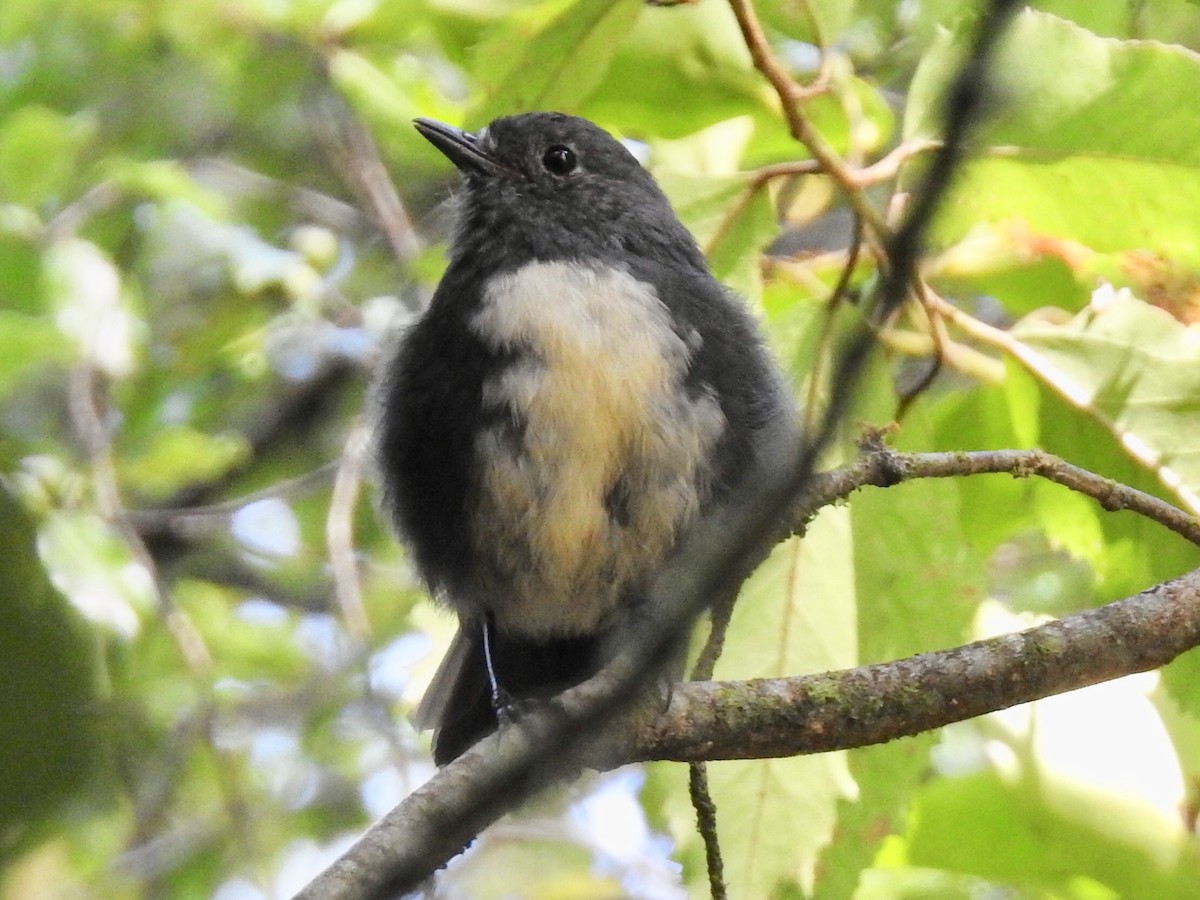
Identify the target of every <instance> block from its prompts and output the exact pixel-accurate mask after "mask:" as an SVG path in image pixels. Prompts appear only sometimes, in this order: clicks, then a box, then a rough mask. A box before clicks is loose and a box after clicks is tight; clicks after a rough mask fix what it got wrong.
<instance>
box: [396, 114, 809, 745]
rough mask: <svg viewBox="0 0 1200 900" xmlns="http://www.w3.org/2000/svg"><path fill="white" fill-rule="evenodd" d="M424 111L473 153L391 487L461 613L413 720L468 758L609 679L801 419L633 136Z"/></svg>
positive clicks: (420, 564)
mask: <svg viewBox="0 0 1200 900" xmlns="http://www.w3.org/2000/svg"><path fill="white" fill-rule="evenodd" d="M414 125H415V127H416V129H417V131H418V132H419V133H420V134H421V135H422V136H423V137H425V138H426V139H427V140H428V141H429V142H430V143H431V144H432V145H433V146H434V147H435V148H436V149H437V150H439V151H440V152H441V153H442V154H443V155H444V156H445V157H446V158H447V159H448V160H449V161H450V162H451V163H453V165H454V166H455V167H456V168H457V169H458V170H459V172H460V173H461V178H462V180H461V185H462V186H461V189H460V190H459V191H458V192H457V194H456V197H455V200H454V203H455V206H456V223H457V224H456V229H455V231H454V234H453V237H452V240H451V242H450V248H449V251H448V263H447V268H446V270H445V273H444V275H443V276H442V278H441V280H440V282H439V284H438V286H437V288H436V290H435V291H434V294H433V297H432V300H431V301H430V303H429V305H428V307H427V308H426V309H425V311H424V312H423V313H421V315H420V316H419V317H418V318H417V319H416V320H415V321H414V322H413V323H412V324H411V325H410V326H409V327H408V328H407V329H406V330H405V331H404V332H403V333H402V334H401V335H400V336H399V337H398V338H397V341H396V343H397V346H396V349H395V352H394V353H393V354H392V356H391V358H390V360H389V361H388V362H387V363H386V364H385V366H384V373H383V376H382V378H381V380H380V388H379V397H380V401H379V403H378V409H377V427H376V442H375V445H376V449H375V455H376V463H377V469H378V471H379V473H380V476H381V482H382V489H383V490H382V498H383V499H382V503H383V507H384V509H385V511H386V512H387V513H388V514H390V516H391V518H392V520H393V523H394V525H395V528H396V530H397V532H398V535H399V537H400V539H401V541H402V542H403V543H405V544H406V545H407V546H408V548H409V551H410V554H411V558H412V560H413V561H414V564H415V568H416V570H417V572H418V573H419V575H420V576H421V578H422V580H423V581H424V582H425V584H426V585H427V587H428V589H429V591H430V592H431V594H432V596H433V597H434V598H436V599H437V600H439V601H441V602H442V603H443V604H445V605H447V606H449V607H450V608H451V609H452V610H453V611H454V612H455V613H456V614H457V617H458V620H459V628H458V632H457V634H456V635H455V637H454V639H453V640H452V642H451V646H450V649H449V650H448V651H447V653H446V656H445V657H444V659H443V661H442V663H441V665H440V667H439V669H438V671H437V673H436V674H435V676H434V678H433V681H432V682H431V684H430V687H429V688H428V689H427V691H426V693H425V696H424V698H423V699H422V701H421V704H420V706H419V708H418V710H417V714H416V722H417V724H418V725H419V726H421V727H432V728H433V729H434V737H433V756H434V760H435V762H436V763H437V764H438V765H439V766H442V765H446V764H447V763H449V762H451V761H453V760H454V759H456V758H457V757H458V756H460V755H461V754H462V753H464V752H465V751H466V750H467V749H469V748H470V747H471V746H472V745H473V744H475V743H476V742H477V741H478V740H480V739H481V738H483V737H484V736H486V735H488V734H490V733H492V732H493V731H495V730H496V729H497V728H498V727H499V726H500V724H502V723H503V722H504V721H506V720H507V719H508V718H509V717H510V713H512V712H514V711H517V710H519V709H520V708H521V706H522V704H528V703H531V702H533V703H536V702H538V701H539V700H543V699H546V698H551V697H553V696H554V695H555V694H556V693H558V692H560V691H561V690H563V689H565V688H566V687H569V686H572V685H574V684H577V683H579V682H581V681H583V680H585V679H586V678H588V677H589V676H591V675H593V674H594V673H595V672H596V671H597V670H598V669H599V668H601V667H602V665H603V664H604V662H605V661H606V660H607V659H608V658H609V655H610V654H611V653H612V652H614V647H616V646H619V643H620V634H621V629H622V628H627V627H630V625H629V623H630V622H631V621H633V620H634V619H635V618H636V614H637V611H638V610H639V608H640V607H641V605H642V604H644V603H646V602H647V593H648V587H649V584H650V582H651V579H652V578H653V576H654V574H655V572H656V571H658V570H660V569H661V568H662V566H663V565H664V564H665V563H667V562H668V561H669V560H670V559H671V558H672V555H673V554H674V553H675V552H676V551H677V549H678V547H679V546H680V542H681V540H682V539H683V536H684V535H685V534H686V533H687V531H688V529H689V528H690V527H692V526H694V525H695V524H696V523H697V522H700V521H702V520H703V519H704V518H705V517H706V516H709V515H712V514H713V513H714V511H715V510H718V509H720V508H721V507H722V505H723V504H726V503H728V502H730V501H731V499H732V498H734V497H735V496H736V495H737V493H738V492H739V489H744V488H745V486H746V485H747V484H748V483H749V482H750V480H751V479H753V478H754V477H755V473H756V472H760V471H762V470H763V468H764V467H765V466H768V465H774V464H777V462H778V460H779V459H781V458H783V456H784V455H786V453H788V452H789V450H790V447H791V446H792V445H793V443H794V441H795V439H796V426H795V410H794V402H793V400H792V397H791V392H790V390H789V388H788V385H787V380H786V378H785V376H784V374H783V372H782V370H781V368H780V367H779V365H778V363H777V362H776V360H775V359H774V357H773V356H772V354H771V352H770V351H769V350H768V348H767V345H766V341H765V339H764V336H763V334H762V332H761V330H760V328H759V326H758V324H757V321H756V319H755V317H754V316H753V315H752V314H751V313H750V311H749V310H748V309H747V308H746V306H745V305H744V303H743V301H742V300H741V299H740V298H738V297H737V296H736V295H735V294H733V293H732V292H731V291H730V290H729V289H727V288H725V287H724V286H723V285H721V283H720V282H718V281H717V280H716V279H715V278H714V277H713V275H712V273H711V271H710V270H709V267H708V265H707V262H706V260H705V258H704V255H703V253H702V252H701V250H700V248H699V246H698V244H697V242H696V240H695V238H694V237H693V236H692V234H691V233H690V232H689V231H688V230H687V228H686V227H685V226H684V225H683V224H682V223H681V222H680V220H679V218H678V217H677V215H676V214H675V211H674V210H673V209H672V207H671V204H670V202H669V201H668V199H667V197H666V195H665V194H664V193H663V191H662V190H661V189H660V188H659V186H658V184H657V183H656V182H655V180H654V178H653V177H652V176H651V175H650V173H649V172H648V171H647V170H646V169H645V168H643V167H642V165H641V164H640V163H639V162H638V160H637V159H636V158H635V156H634V155H633V154H632V152H631V151H630V150H629V149H628V148H627V147H626V145H625V144H623V143H622V142H621V141H619V140H617V139H616V138H614V137H613V136H612V135H610V134H609V133H608V132H606V131H605V130H603V129H602V128H600V127H599V126H597V125H595V124H593V123H592V122H590V121H588V120H586V119H582V118H579V117H576V116H571V115H567V114H564V113H557V112H529V113H521V114H517V115H511V116H506V117H502V118H498V119H495V120H494V121H492V122H491V123H490V124H489V125H488V126H487V127H485V128H483V129H480V130H478V131H475V132H469V131H465V130H461V129H459V128H455V127H452V126H450V125H447V124H444V123H441V122H437V121H433V120H430V119H416V120H415V121H414Z"/></svg>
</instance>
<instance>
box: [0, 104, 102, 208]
mask: <svg viewBox="0 0 1200 900" xmlns="http://www.w3.org/2000/svg"><path fill="white" fill-rule="evenodd" d="M94 130H95V128H94V124H93V123H92V122H90V121H89V120H88V119H87V117H86V116H66V115H63V114H62V113H60V112H57V111H55V110H53V109H48V108H46V107H44V106H26V107H23V108H21V109H18V110H16V111H15V112H13V113H12V114H10V115H9V116H8V117H7V118H5V119H3V120H2V121H0V202H9V203H24V204H26V205H28V206H32V207H40V206H42V205H44V204H47V203H51V202H55V201H58V202H62V201H63V200H64V199H65V197H64V196H63V195H64V193H65V192H66V191H67V190H68V188H69V186H70V184H71V182H72V180H73V179H74V178H75V177H76V176H77V175H78V168H79V156H80V152H81V151H82V150H83V148H84V147H85V146H86V145H87V143H88V141H89V140H90V139H91V137H92V134H93V132H94Z"/></svg>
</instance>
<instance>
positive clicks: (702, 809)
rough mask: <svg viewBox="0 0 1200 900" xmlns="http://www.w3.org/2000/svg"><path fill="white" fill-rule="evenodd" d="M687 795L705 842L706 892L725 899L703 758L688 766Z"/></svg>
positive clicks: (714, 814) (715, 899) (714, 816)
mask: <svg viewBox="0 0 1200 900" xmlns="http://www.w3.org/2000/svg"><path fill="white" fill-rule="evenodd" d="M688 795H689V796H690V797H691V800H692V808H693V809H694V810H696V830H697V831H698V832H699V833H700V837H701V839H702V840H703V841H704V863H705V868H706V869H707V870H708V891H709V894H711V895H712V900H726V898H727V897H728V896H729V892H728V890H727V889H726V887H725V861H724V860H723V859H722V858H721V842H720V840H719V839H718V837H717V805H716V803H714V802H713V798H712V791H710V790H709V787H708V766H707V764H706V763H704V762H703V761H697V762H693V763H689V765H688Z"/></svg>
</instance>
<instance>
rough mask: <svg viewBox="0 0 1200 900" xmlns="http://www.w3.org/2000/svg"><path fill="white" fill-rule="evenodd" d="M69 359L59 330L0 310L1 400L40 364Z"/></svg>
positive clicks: (35, 320)
mask: <svg viewBox="0 0 1200 900" xmlns="http://www.w3.org/2000/svg"><path fill="white" fill-rule="evenodd" d="M69 358H70V354H68V353H66V352H64V348H63V346H62V336H61V335H60V334H59V332H58V329H56V328H55V327H54V326H53V325H52V324H51V323H49V322H47V321H46V320H45V319H44V318H39V317H36V316H26V315H22V314H21V313H17V312H10V311H9V310H6V309H0V398H3V396H4V395H5V394H7V393H8V392H9V391H10V390H11V389H12V387H13V386H14V385H15V384H19V383H20V382H21V381H22V380H23V379H24V378H25V377H27V376H29V375H31V374H32V373H34V372H36V371H37V368H38V366H39V365H40V364H43V363H45V362H48V361H52V360H53V361H58V362H66V361H67V360H68V359H69Z"/></svg>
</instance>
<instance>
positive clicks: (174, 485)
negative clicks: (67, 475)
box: [120, 425, 249, 500]
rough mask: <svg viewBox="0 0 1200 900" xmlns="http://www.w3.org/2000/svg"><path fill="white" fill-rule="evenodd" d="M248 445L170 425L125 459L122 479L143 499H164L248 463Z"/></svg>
mask: <svg viewBox="0 0 1200 900" xmlns="http://www.w3.org/2000/svg"><path fill="white" fill-rule="evenodd" d="M248 452H249V448H248V447H247V446H246V441H245V439H244V438H242V437H241V436H239V435H235V434H232V433H224V434H215V435H213V434H204V433H203V432H200V431H197V430H195V429H194V428H190V427H188V426H186V425H168V426H166V427H162V428H159V429H157V430H155V432H154V433H153V434H152V435H151V436H150V438H149V441H148V442H147V444H146V445H144V446H142V447H139V448H138V450H137V451H136V452H134V453H130V454H127V455H125V456H123V457H122V459H121V466H120V475H121V478H122V479H123V480H125V481H127V482H128V483H129V484H131V485H133V486H135V490H136V491H137V492H138V494H139V495H140V496H142V497H145V498H147V499H149V500H158V499H162V498H164V497H166V496H168V495H169V494H171V493H172V492H174V491H177V490H179V489H180V488H183V487H187V486H188V485H190V484H193V483H196V482H200V483H203V482H207V481H212V480H214V479H215V478H217V477H218V476H219V475H221V474H222V473H224V472H225V471H226V470H228V469H229V468H230V467H231V466H233V465H236V464H237V463H240V462H243V461H245V459H246V457H247V455H248Z"/></svg>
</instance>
